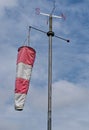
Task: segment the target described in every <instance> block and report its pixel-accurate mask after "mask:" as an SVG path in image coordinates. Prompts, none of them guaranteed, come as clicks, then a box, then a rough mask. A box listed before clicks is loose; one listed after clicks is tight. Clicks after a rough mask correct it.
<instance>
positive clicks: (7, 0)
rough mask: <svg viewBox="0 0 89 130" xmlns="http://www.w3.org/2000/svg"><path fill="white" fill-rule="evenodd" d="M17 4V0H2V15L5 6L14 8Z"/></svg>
mask: <svg viewBox="0 0 89 130" xmlns="http://www.w3.org/2000/svg"><path fill="white" fill-rule="evenodd" d="M16 5H17V0H0V16H3V14H4V10H5V8H12V7H14V6H16Z"/></svg>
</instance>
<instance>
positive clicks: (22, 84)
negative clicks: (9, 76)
mask: <svg viewBox="0 0 89 130" xmlns="http://www.w3.org/2000/svg"><path fill="white" fill-rule="evenodd" d="M28 89H29V80H26V79H22V78H16V81H15V93H21V94H27V92H28Z"/></svg>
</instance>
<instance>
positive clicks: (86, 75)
mask: <svg viewBox="0 0 89 130" xmlns="http://www.w3.org/2000/svg"><path fill="white" fill-rule="evenodd" d="M52 5H53V3H52V0H37V1H35V0H23V1H22V0H3V1H1V0H0V61H1V62H0V68H1V69H0V84H1V85H0V130H12V129H13V130H29V129H34V130H35V129H36V130H45V129H47V84H48V81H47V80H48V37H47V36H46V35H45V34H42V33H40V32H37V31H35V30H31V35H30V42H31V43H30V44H31V47H33V48H34V49H35V50H36V52H37V53H36V60H35V64H34V67H33V72H32V78H31V83H30V89H29V92H28V95H27V99H26V103H25V106H24V110H23V111H22V112H17V111H15V110H14V87H15V76H16V58H17V50H18V47H20V46H22V45H24V40H25V39H26V37H27V35H28V34H27V33H28V26H29V25H30V26H34V27H37V28H39V29H42V30H44V31H48V25H47V18H46V17H44V16H41V15H36V14H35V8H37V7H39V8H40V9H41V11H42V12H45V13H50V12H51V10H52ZM61 12H63V13H64V14H65V16H66V20H65V21H64V20H62V19H53V31H54V32H55V34H57V35H58V36H62V37H64V38H68V39H70V41H71V42H70V44H67V43H66V42H64V41H62V40H60V39H57V38H55V37H54V38H53V68H52V69H53V83H52V88H53V98H52V101H53V104H52V108H53V113H52V118H53V119H52V122H53V124H52V128H53V130H58V129H60V130H65V129H66V130H71V129H72V130H75V129H76V130H88V129H89V114H88V113H89V44H88V42H89V0H56V9H55V12H54V14H56V15H60V14H61Z"/></svg>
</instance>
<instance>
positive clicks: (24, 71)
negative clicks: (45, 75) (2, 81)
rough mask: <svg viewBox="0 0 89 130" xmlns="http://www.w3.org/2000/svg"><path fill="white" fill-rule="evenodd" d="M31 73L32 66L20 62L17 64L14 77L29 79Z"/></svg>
mask: <svg viewBox="0 0 89 130" xmlns="http://www.w3.org/2000/svg"><path fill="white" fill-rule="evenodd" d="M31 73H32V66H31V65H26V64H24V63H22V62H20V63H18V64H17V69H16V77H18V78H23V79H27V80H30V78H31Z"/></svg>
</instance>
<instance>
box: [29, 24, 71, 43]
mask: <svg viewBox="0 0 89 130" xmlns="http://www.w3.org/2000/svg"><path fill="white" fill-rule="evenodd" d="M29 28H32V29H34V30H37V31H39V32H42V33H45V34H47V32H45V31H43V30H41V29H38V28H35V27H32V26H29ZM54 37H57V38H59V39H61V40H63V41H66V42H70V40H68V39H65V38H62V37H59V36H57V35H55V34H54Z"/></svg>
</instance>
